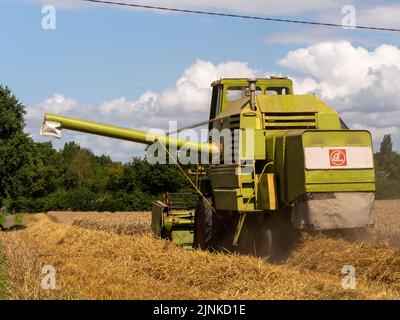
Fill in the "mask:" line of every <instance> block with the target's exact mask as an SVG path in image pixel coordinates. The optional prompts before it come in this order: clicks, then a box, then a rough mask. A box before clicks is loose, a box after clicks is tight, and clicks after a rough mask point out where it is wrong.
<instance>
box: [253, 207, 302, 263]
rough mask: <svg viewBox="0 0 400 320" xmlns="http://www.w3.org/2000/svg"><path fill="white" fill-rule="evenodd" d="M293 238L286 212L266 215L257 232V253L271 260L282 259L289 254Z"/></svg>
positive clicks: (293, 231) (293, 230)
mask: <svg viewBox="0 0 400 320" xmlns="http://www.w3.org/2000/svg"><path fill="white" fill-rule="evenodd" d="M295 238H296V237H295V229H294V228H293V226H292V224H291V220H290V217H288V212H279V213H277V214H274V215H267V216H266V217H264V223H263V225H262V228H261V229H260V233H259V234H258V238H257V255H260V256H264V257H269V259H270V260H271V261H277V262H278V261H282V260H284V259H285V258H287V257H288V255H289V254H290V251H291V249H292V247H293V245H294V242H295Z"/></svg>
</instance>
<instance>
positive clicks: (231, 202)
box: [41, 77, 375, 256]
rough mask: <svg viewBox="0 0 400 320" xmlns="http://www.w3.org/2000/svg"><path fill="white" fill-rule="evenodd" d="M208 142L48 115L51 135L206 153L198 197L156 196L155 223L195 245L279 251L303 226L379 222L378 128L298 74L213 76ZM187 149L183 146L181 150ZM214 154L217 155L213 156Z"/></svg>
mask: <svg viewBox="0 0 400 320" xmlns="http://www.w3.org/2000/svg"><path fill="white" fill-rule="evenodd" d="M205 124H208V126H209V128H208V129H209V132H210V138H209V141H208V142H195V141H186V140H179V139H177V138H175V137H173V136H171V135H155V134H149V133H147V132H144V131H138V130H130V129H124V128H120V127H116V126H109V125H105V124H100V123H94V122H89V121H83V120H79V119H75V118H71V117H64V116H59V115H52V114H46V115H45V117H44V123H43V126H42V129H41V134H43V135H50V136H56V137H60V135H61V130H62V129H69V130H75V131H79V132H86V133H90V134H96V135H101V136H106V137H112V138H117V139H123V140H128V141H134V142H139V143H143V144H147V145H154V144H158V145H161V146H163V148H165V150H166V151H167V152H168V154H169V151H168V150H167V148H175V149H178V150H180V148H182V149H183V150H184V151H183V152H188V150H190V152H192V153H196V154H198V155H200V156H201V159H203V160H204V159H206V160H208V163H209V164H203V162H202V164H201V169H202V170H203V171H205V172H202V173H203V174H202V175H200V178H199V179H197V183H193V182H191V183H192V184H193V187H194V189H195V190H196V195H197V196H198V199H197V204H196V205H193V203H192V204H189V205H186V206H181V207H180V208H175V207H174V203H176V202H174V199H172V198H173V197H171V196H166V197H165V198H164V201H157V202H155V203H154V204H153V210H152V229H153V231H154V233H155V234H157V235H158V236H160V237H163V238H167V239H171V240H172V241H173V242H174V243H176V244H178V245H182V246H184V247H186V248H193V247H195V248H202V249H215V250H220V249H227V250H236V248H238V250H239V251H240V252H251V253H255V254H257V255H268V256H275V255H279V252H282V250H285V249H287V248H288V246H289V245H290V243H291V242H292V237H293V234H295V231H296V230H347V229H356V228H362V227H365V226H368V225H371V224H373V222H374V219H373V215H372V206H373V201H374V191H375V174H374V163H373V151H372V139H371V134H370V133H369V132H368V131H364V130H349V128H348V127H347V126H346V125H345V123H344V122H343V121H342V120H341V118H340V117H339V115H338V113H337V112H336V111H334V110H333V109H331V108H330V107H329V106H327V105H326V104H324V103H323V102H322V101H320V100H319V99H318V98H317V97H316V96H314V95H295V94H294V93H293V85H292V81H291V80H290V79H287V78H284V77H271V78H266V79H265V78H262V79H241V78H237V79H221V80H218V81H215V82H213V83H212V97H211V108H210V117H209V120H208V121H204V122H202V123H199V124H196V125H193V126H190V127H186V128H183V129H181V130H178V131H182V130H184V129H188V128H194V127H196V126H201V125H205ZM181 152H182V151H181ZM206 162H207V161H206Z"/></svg>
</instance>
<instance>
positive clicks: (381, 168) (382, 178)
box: [375, 135, 400, 199]
mask: <svg viewBox="0 0 400 320" xmlns="http://www.w3.org/2000/svg"><path fill="white" fill-rule="evenodd" d="M375 172H376V196H377V198H378V199H395V198H400V155H399V154H398V153H397V152H395V151H393V142H392V138H391V136H390V135H385V136H384V137H383V140H382V142H381V147H380V150H379V152H378V153H376V154H375Z"/></svg>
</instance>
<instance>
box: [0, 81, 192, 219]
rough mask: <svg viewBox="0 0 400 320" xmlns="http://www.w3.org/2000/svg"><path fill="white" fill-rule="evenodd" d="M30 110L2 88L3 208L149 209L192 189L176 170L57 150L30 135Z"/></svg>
mask: <svg viewBox="0 0 400 320" xmlns="http://www.w3.org/2000/svg"><path fill="white" fill-rule="evenodd" d="M24 115H25V107H24V106H23V105H22V104H21V103H20V102H19V101H18V99H17V98H16V97H15V96H14V95H12V93H11V92H10V90H9V89H8V88H7V87H2V86H0V207H5V208H8V209H9V210H10V209H11V210H13V211H23V212H40V211H49V210H84V211H86V210H97V211H128V210H148V209H149V208H150V206H151V202H152V200H154V199H156V198H158V199H159V198H160V197H161V194H162V193H163V192H167V191H169V192H179V191H187V190H188V189H189V185H188V182H187V181H186V179H185V177H183V176H182V174H180V173H179V172H178V169H177V168H176V166H171V165H161V164H156V165H150V164H149V163H148V162H147V161H145V160H144V159H140V158H133V159H132V160H131V161H130V162H128V163H121V162H116V161H112V160H111V158H110V157H108V156H104V155H103V156H96V155H94V154H93V152H92V151H91V150H89V149H86V148H82V147H80V146H79V145H78V144H77V143H75V142H69V143H66V144H65V145H64V147H63V148H62V149H61V150H55V149H54V148H53V147H52V144H51V142H45V143H39V142H34V141H33V140H32V139H31V138H30V137H29V136H28V135H27V134H26V133H25V132H24V131H23V130H24V126H25V123H24Z"/></svg>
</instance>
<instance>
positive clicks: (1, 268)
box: [0, 251, 8, 300]
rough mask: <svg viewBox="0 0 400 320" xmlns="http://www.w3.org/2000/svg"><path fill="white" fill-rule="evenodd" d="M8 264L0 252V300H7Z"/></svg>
mask: <svg viewBox="0 0 400 320" xmlns="http://www.w3.org/2000/svg"><path fill="white" fill-rule="evenodd" d="M7 281H8V280H7V273H6V264H5V261H4V259H3V256H2V253H1V251H0V300H3V299H7V296H8V295H7Z"/></svg>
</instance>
